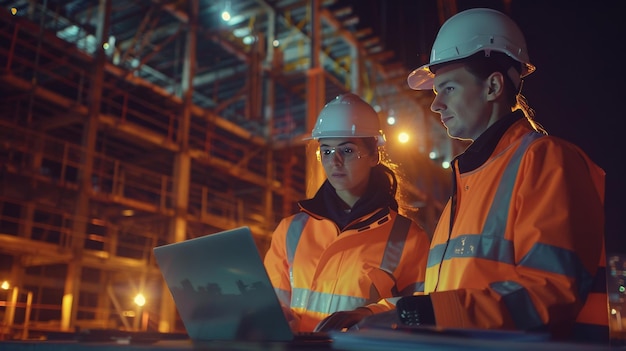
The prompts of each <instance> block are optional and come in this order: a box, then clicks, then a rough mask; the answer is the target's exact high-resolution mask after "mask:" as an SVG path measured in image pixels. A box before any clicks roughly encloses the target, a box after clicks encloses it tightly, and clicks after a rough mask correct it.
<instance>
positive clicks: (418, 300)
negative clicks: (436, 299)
mask: <svg viewBox="0 0 626 351" xmlns="http://www.w3.org/2000/svg"><path fill="white" fill-rule="evenodd" d="M396 310H397V311H398V317H399V318H400V321H401V322H402V323H403V324H406V325H436V324H437V323H436V321H435V311H434V310H433V303H432V302H431V301H430V296H428V295H416V296H405V297H403V298H401V299H399V300H398V302H396Z"/></svg>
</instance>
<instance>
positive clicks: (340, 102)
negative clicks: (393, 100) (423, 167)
mask: <svg viewBox="0 0 626 351" xmlns="http://www.w3.org/2000/svg"><path fill="white" fill-rule="evenodd" d="M310 139H313V140H316V141H317V142H318V143H319V149H318V159H319V160H320V162H321V163H322V166H323V168H324V172H325V174H326V177H327V179H326V180H325V181H324V183H323V184H322V185H321V187H320V188H319V189H318V191H317V193H316V194H315V196H314V197H313V198H311V199H307V200H303V201H300V202H299V207H300V212H299V213H297V214H294V215H292V216H289V217H287V218H284V219H283V220H282V221H281V222H280V224H279V225H278V227H277V228H276V230H275V231H274V234H273V236H272V242H271V245H270V248H269V250H268V252H267V254H266V256H265V266H266V269H267V271H268V273H269V276H270V278H271V280H272V284H273V285H274V288H275V289H276V291H277V293H278V296H279V298H280V300H281V303H282V304H283V305H284V306H285V307H286V306H288V307H289V308H287V310H288V311H289V314H290V315H291V317H293V319H292V322H293V323H292V328H293V329H294V330H296V331H313V330H315V329H316V326H317V325H318V324H319V323H320V322H321V321H322V320H323V319H324V318H326V317H327V316H329V315H330V314H332V313H335V312H338V311H345V314H344V315H343V316H344V317H345V318H348V319H352V318H356V319H360V318H362V317H363V316H367V315H370V314H373V313H378V312H383V311H387V310H390V309H391V308H392V307H393V302H394V300H395V299H393V298H394V297H400V296H403V295H411V294H413V293H414V292H421V291H423V282H424V271H425V269H426V258H427V251H428V247H429V238H428V235H427V234H426V232H425V231H424V230H423V229H422V228H421V227H420V226H419V225H418V224H417V223H415V222H413V221H411V220H410V219H408V218H407V217H405V216H402V215H400V214H399V213H398V211H399V210H398V201H397V200H396V192H397V188H398V181H397V178H396V175H395V173H394V171H393V170H392V169H391V168H390V167H389V166H386V165H384V164H383V163H381V161H382V160H381V152H380V150H379V148H381V147H382V146H383V145H384V144H385V138H384V135H383V133H382V131H381V129H380V123H379V119H378V115H377V113H376V112H375V111H374V109H373V108H372V107H371V106H370V105H369V104H368V103H366V102H365V101H363V100H362V99H361V98H359V97H358V96H356V95H354V94H344V95H340V96H338V97H337V98H335V99H334V100H333V101H331V102H330V103H328V104H327V105H326V106H325V107H324V108H323V109H322V111H321V112H320V115H319V118H318V120H317V123H316V125H315V127H314V128H313V131H312V135H311V138H310ZM335 316H336V315H335Z"/></svg>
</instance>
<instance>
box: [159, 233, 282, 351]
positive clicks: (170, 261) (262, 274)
mask: <svg viewBox="0 0 626 351" xmlns="http://www.w3.org/2000/svg"><path fill="white" fill-rule="evenodd" d="M153 251H154V255H155V258H156V260H157V264H158V266H159V269H160V270H161V273H162V275H163V278H164V279H165V282H166V283H167V286H168V287H169V290H170V292H171V294H172V297H173V299H174V303H175V304H176V308H177V310H178V313H179V315H180V317H181V319H182V321H183V324H184V325H185V329H186V330H187V333H188V334H189V337H190V338H191V339H192V340H255V341H258V340H268V341H288V340H292V339H293V337H294V334H293V333H292V331H291V329H290V328H289V324H288V323H287V320H286V318H285V316H284V314H283V312H282V309H281V307H280V303H279V302H278V298H277V297H276V294H275V292H274V289H273V287H272V285H271V283H270V280H269V278H268V276H267V272H266V271H265V267H264V265H263V260H262V259H261V256H260V254H259V251H258V249H257V247H256V244H255V242H254V239H253V238H252V233H251V231H250V229H249V228H248V227H240V228H235V229H231V230H227V231H223V232H219V233H216V234H209V235H206V236H202V237H198V238H194V239H189V240H186V241H182V242H177V243H173V244H167V245H163V246H159V247H155V248H154V250H153Z"/></svg>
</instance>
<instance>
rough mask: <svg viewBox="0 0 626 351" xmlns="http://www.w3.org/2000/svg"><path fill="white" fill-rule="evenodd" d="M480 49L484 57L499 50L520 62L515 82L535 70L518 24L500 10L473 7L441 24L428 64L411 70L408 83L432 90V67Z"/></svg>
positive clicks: (414, 86)
mask: <svg viewBox="0 0 626 351" xmlns="http://www.w3.org/2000/svg"><path fill="white" fill-rule="evenodd" d="M479 51H485V52H486V54H485V55H486V56H488V55H489V53H490V52H491V51H498V52H502V53H505V54H507V55H508V56H510V57H511V58H512V59H514V60H515V61H518V62H520V63H522V72H521V74H519V76H517V77H511V78H512V79H514V80H513V81H514V82H516V81H517V82H519V80H520V78H522V77H525V76H527V75H529V74H530V73H532V72H533V71H534V70H535V66H533V65H532V64H531V63H530V60H529V58H528V50H527V49H526V40H525V39H524V34H523V33H522V31H521V30H520V28H519V27H518V26H517V24H516V23H515V22H513V20H512V19H511V18H509V17H508V16H507V15H505V14H503V13H502V12H499V11H496V10H493V9H487V8H474V9H469V10H465V11H462V12H459V13H457V14H456V15H454V16H452V17H450V18H449V19H448V20H447V21H446V22H445V23H444V24H443V25H442V26H441V28H440V29H439V33H438V34H437V37H436V38H435V43H434V44H433V48H432V51H431V53H430V63H428V64H426V65H424V66H422V67H420V68H418V69H416V70H414V71H413V72H411V73H410V74H409V76H408V78H407V82H408V83H409V86H410V87H411V89H415V90H427V89H432V88H433V78H434V76H435V75H434V73H433V72H432V71H431V70H430V67H431V66H433V65H438V64H442V63H446V62H451V61H455V60H459V59H463V58H466V57H469V56H471V55H473V54H475V53H477V52H479ZM516 85H517V83H516Z"/></svg>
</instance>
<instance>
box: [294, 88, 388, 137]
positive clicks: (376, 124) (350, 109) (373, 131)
mask: <svg viewBox="0 0 626 351" xmlns="http://www.w3.org/2000/svg"><path fill="white" fill-rule="evenodd" d="M367 137H373V138H376V140H377V144H378V146H382V145H385V135H384V134H383V131H382V130H381V129H380V120H379V118H378V114H377V113H376V111H375V110H374V108H372V106H371V105H370V104H368V103H367V102H365V101H364V100H363V99H361V98H360V97H359V96H357V95H355V94H352V93H347V94H342V95H339V96H337V97H336V98H335V99H333V100H332V101H330V102H329V103H327V104H326V106H324V108H323V109H322V111H321V112H320V114H319V116H318V118H317V122H315V126H314V127H313V131H312V132H311V137H310V138H306V139H309V140H310V139H315V140H318V139H320V138H367Z"/></svg>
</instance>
